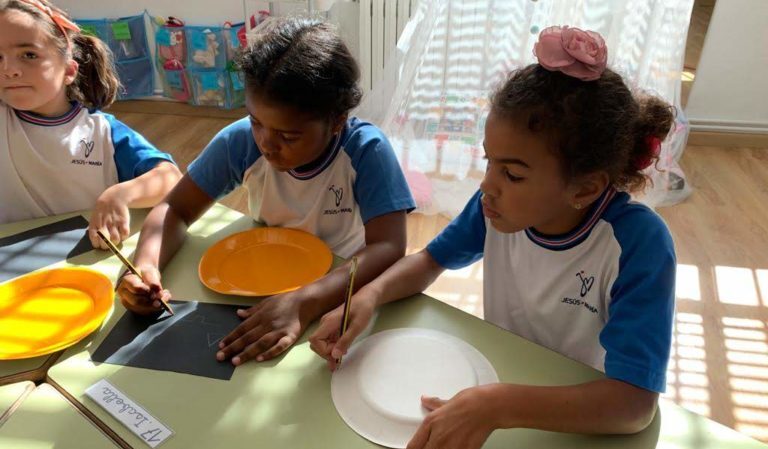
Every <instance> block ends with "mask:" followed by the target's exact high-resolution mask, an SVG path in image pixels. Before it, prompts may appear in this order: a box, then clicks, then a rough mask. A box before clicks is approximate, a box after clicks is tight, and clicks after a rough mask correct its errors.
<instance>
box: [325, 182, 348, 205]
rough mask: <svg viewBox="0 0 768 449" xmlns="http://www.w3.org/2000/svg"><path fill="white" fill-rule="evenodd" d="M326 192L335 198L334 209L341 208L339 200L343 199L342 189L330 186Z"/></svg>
mask: <svg viewBox="0 0 768 449" xmlns="http://www.w3.org/2000/svg"><path fill="white" fill-rule="evenodd" d="M328 190H330V191H331V192H333V195H334V196H335V197H336V207H339V206H341V200H342V199H344V187H339V188H335V186H330V187H328Z"/></svg>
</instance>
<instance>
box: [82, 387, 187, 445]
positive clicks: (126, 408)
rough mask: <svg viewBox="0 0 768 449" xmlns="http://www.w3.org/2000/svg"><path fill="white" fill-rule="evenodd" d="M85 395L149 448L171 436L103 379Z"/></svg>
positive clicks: (158, 423) (140, 408) (170, 431)
mask: <svg viewBox="0 0 768 449" xmlns="http://www.w3.org/2000/svg"><path fill="white" fill-rule="evenodd" d="M85 395H86V396H88V397H89V398H91V399H92V400H93V401H94V402H96V403H97V404H98V405H99V406H100V407H101V408H103V409H104V410H106V411H107V413H109V414H110V415H112V417H113V418H115V419H117V420H118V421H120V422H121V423H123V425H124V426H125V427H127V428H128V430H130V431H131V432H133V433H134V434H135V435H136V436H137V437H139V438H140V439H141V441H143V442H144V443H146V444H147V445H148V446H150V447H153V448H154V447H157V446H158V445H159V444H160V443H162V442H163V441H165V440H167V439H168V438H169V437H170V436H171V435H173V431H172V430H171V429H169V428H167V427H165V426H164V425H163V424H162V423H160V421H158V420H157V418H155V417H154V416H152V415H150V414H149V413H147V411H146V410H144V409H143V408H142V407H141V406H140V405H138V404H137V403H135V402H133V401H132V400H130V399H128V396H126V395H125V394H124V393H123V392H121V391H120V390H118V389H117V388H115V386H114V385H112V384H111V383H109V382H107V381H106V380H104V379H102V380H100V381H98V382H96V383H95V384H93V385H91V386H90V387H88V389H87V390H85Z"/></svg>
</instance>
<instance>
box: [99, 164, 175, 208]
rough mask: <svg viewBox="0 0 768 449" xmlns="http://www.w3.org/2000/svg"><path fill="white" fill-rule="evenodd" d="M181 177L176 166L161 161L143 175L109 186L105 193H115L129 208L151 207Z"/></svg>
mask: <svg viewBox="0 0 768 449" xmlns="http://www.w3.org/2000/svg"><path fill="white" fill-rule="evenodd" d="M180 178H181V172H180V171H179V169H178V167H176V166H175V165H173V164H172V163H170V162H162V163H160V164H158V165H157V166H156V167H155V168H153V169H152V170H150V171H148V172H146V173H144V174H143V175H141V176H139V177H137V178H134V179H131V180H130V181H125V182H121V183H119V184H115V185H113V186H111V187H110V188H109V189H107V190H106V191H105V193H106V194H107V195H117V196H119V197H120V198H122V200H123V202H124V203H125V204H126V205H127V206H128V207H130V208H144V207H153V206H155V205H156V204H157V203H159V202H160V200H162V199H163V198H164V197H165V195H166V194H167V193H168V192H170V190H171V189H172V188H173V186H175V185H176V183H177V182H178V181H179V179H180Z"/></svg>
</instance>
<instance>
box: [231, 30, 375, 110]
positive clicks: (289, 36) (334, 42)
mask: <svg viewBox="0 0 768 449" xmlns="http://www.w3.org/2000/svg"><path fill="white" fill-rule="evenodd" d="M239 66H240V68H241V69H242V70H243V72H244V73H245V83H246V87H247V88H248V89H250V90H251V91H252V92H257V93H258V94H260V95H265V96H266V97H267V98H268V99H270V100H272V101H275V102H277V103H279V104H285V105H289V106H293V107H295V108H297V109H299V110H301V111H305V112H308V113H311V114H312V115H315V116H317V117H323V118H329V119H334V118H337V117H339V116H341V115H343V114H346V113H348V112H349V111H350V110H351V109H352V108H354V107H355V106H357V105H358V104H359V103H360V99H361V98H362V91H361V89H360V86H358V84H357V83H358V80H359V79H360V69H359V68H358V65H357V62H356V61H355V59H354V58H353V57H352V54H351V53H350V52H349V49H348V48H347V46H346V44H345V43H344V41H343V40H342V39H341V37H339V35H338V33H337V32H336V30H335V28H334V27H333V26H332V25H330V24H328V23H325V22H321V21H319V20H314V19H307V18H299V17H289V18H281V19H273V20H271V21H270V22H269V23H266V24H264V25H262V28H260V29H259V30H258V32H257V34H256V36H255V39H254V40H253V42H251V43H250V45H249V46H248V49H247V50H246V51H244V52H243V54H242V55H241V57H240V60H239Z"/></svg>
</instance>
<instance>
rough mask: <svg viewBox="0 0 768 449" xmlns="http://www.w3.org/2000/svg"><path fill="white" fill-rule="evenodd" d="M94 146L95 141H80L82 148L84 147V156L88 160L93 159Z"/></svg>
mask: <svg viewBox="0 0 768 449" xmlns="http://www.w3.org/2000/svg"><path fill="white" fill-rule="evenodd" d="M93 144H94V142H93V140H92V141H90V142H86V141H85V139H80V146H82V147H83V154H84V155H85V158H86V159H88V158H89V157H91V153H93Z"/></svg>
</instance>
